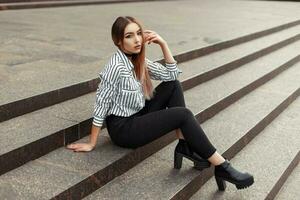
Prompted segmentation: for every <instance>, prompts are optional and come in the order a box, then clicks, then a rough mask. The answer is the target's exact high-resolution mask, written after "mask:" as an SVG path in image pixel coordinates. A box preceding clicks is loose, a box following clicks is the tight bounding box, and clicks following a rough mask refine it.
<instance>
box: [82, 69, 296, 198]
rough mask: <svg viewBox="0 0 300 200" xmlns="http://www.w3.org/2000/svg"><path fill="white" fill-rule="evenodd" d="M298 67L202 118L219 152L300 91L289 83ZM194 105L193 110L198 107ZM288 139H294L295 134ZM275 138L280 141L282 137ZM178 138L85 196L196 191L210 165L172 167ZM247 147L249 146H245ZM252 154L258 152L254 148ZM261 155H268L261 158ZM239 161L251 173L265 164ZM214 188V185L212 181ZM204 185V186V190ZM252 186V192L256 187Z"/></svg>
mask: <svg viewBox="0 0 300 200" xmlns="http://www.w3.org/2000/svg"><path fill="white" fill-rule="evenodd" d="M299 69H300V64H298V65H297V66H294V67H293V68H290V69H289V70H287V71H286V72H284V73H282V74H281V75H280V76H278V77H276V78H274V79H273V80H271V81H269V82H268V83H266V84H264V85H263V86H261V87H260V88H258V89H256V90H254V91H253V92H251V93H250V94H248V95H246V96H245V97H244V98H242V99H240V100H238V101H237V102H236V103H234V104H232V105H231V106H229V107H228V108H226V109H225V110H223V111H221V112H220V113H219V114H217V115H216V116H214V117H213V118H211V119H210V120H208V121H206V122H204V123H203V124H202V127H203V130H204V131H205V132H206V134H207V136H208V137H209V138H210V140H211V141H212V143H213V144H214V145H215V146H216V147H217V149H218V151H219V152H220V153H224V152H226V151H228V149H230V148H232V146H234V144H235V143H236V142H237V141H239V140H241V139H242V138H244V139H243V140H244V141H243V143H244V144H242V145H240V146H242V147H241V148H243V147H244V146H245V145H246V143H248V142H249V141H250V140H251V137H250V135H253V134H254V133H255V134H259V132H260V130H259V128H258V124H260V123H261V122H263V121H264V119H265V117H266V116H268V115H270V114H271V115H274V113H273V111H274V110H276V108H277V107H278V105H280V104H281V103H282V102H284V101H285V100H286V99H288V100H289V96H290V95H291V94H293V93H294V91H296V90H298V92H297V95H299V94H300V89H299V85H297V84H291V83H289V82H290V81H291V82H293V81H296V80H297V78H298V77H299V74H300V72H299ZM294 83H295V82H294ZM192 90H194V94H196V93H197V91H196V88H193V89H192ZM200 96H201V95H198V96H197V97H196V98H195V99H194V100H193V103H194V104H198V103H199V102H198V101H199V99H200V98H201V97H200ZM294 99H295V97H294ZM188 100H189V99H187V101H188ZM299 100H300V99H299ZM188 102H189V101H188ZM290 102H291V100H289V103H290ZM298 102H299V101H298ZM298 102H295V105H297V103H298ZM188 105H191V104H188ZM192 110H193V112H195V109H192ZM282 110H284V109H282ZM282 110H281V111H282ZM292 111H293V112H294V113H297V112H298V113H299V110H297V109H296V110H295V109H294V107H293V109H292ZM272 113H273V114H272ZM297 116H299V114H297ZM297 116H296V118H297ZM299 119H300V118H298V119H297V120H294V121H293V124H291V127H293V126H292V125H296V124H297V123H296V122H297V121H299ZM267 124H268V123H264V126H267ZM299 124H300V123H299ZM294 127H295V126H294ZM253 129H256V131H252V133H251V130H253ZM271 133H272V132H271ZM278 133H280V131H278ZM296 134H297V131H294V135H293V137H294V136H296ZM290 140H293V138H291V139H290ZM277 142H279V143H280V140H279V141H277ZM176 144H177V141H175V142H173V143H172V144H170V145H168V146H167V147H165V148H163V149H162V150H160V151H159V152H157V153H155V154H154V155H152V156H151V157H149V158H147V159H146V160H144V161H143V162H141V163H140V164H138V165H137V166H135V167H134V168H132V169H130V170H129V171H128V172H126V173H124V174H123V175H121V176H119V177H117V178H115V179H114V180H112V181H111V182H109V183H107V184H106V185H105V186H103V187H102V188H100V189H98V190H97V191H95V192H94V193H92V194H91V195H89V196H87V197H86V198H85V199H170V198H174V199H188V198H189V197H190V196H191V194H193V193H191V190H192V189H191V188H193V187H194V188H195V187H197V186H196V184H197V183H193V181H194V180H195V179H196V178H197V177H199V176H202V175H203V174H204V173H208V172H209V170H204V171H203V172H202V173H201V172H199V171H198V170H195V169H193V168H192V166H193V165H192V162H190V161H188V160H185V163H183V166H184V167H183V168H182V169H181V170H179V171H178V170H176V169H173V158H174V148H175V146H176ZM293 144H296V143H293ZM298 144H299V142H298ZM270 145H272V143H270ZM284 145H286V148H287V147H288V145H287V143H285V144H284ZM293 146H294V148H295V147H297V145H293ZM269 147H270V146H269ZM245 148H247V146H246V147H245ZM235 149H237V148H235ZM254 149H256V150H257V151H259V150H260V149H259V148H254ZM287 149H288V148H287ZM270 150H271V149H270ZM242 151H243V150H242ZM265 152H266V151H265ZM273 152H274V151H273ZM251 155H252V156H254V157H255V156H256V154H251ZM292 155H293V154H292ZM230 156H233V155H230ZM274 156H275V155H274ZM244 157H245V156H244ZM243 161H244V160H243ZM261 161H264V160H263V159H262V160H261ZM245 163H254V162H245ZM236 166H239V168H244V169H247V170H249V171H251V172H253V173H256V170H257V169H261V168H255V169H256V170H255V169H252V170H251V169H250V166H246V167H245V166H243V165H241V164H240V163H239V165H238V164H236ZM252 166H255V165H252ZM210 171H211V169H210ZM257 178H258V177H257ZM187 186H189V188H187ZM210 188H211V189H212V190H213V191H215V190H216V185H214V186H210ZM204 191H205V192H206V190H204ZM205 192H204V193H205ZM251 192H252V193H253V190H252V191H251ZM188 195H190V196H188ZM202 196H203V195H202ZM210 197H211V195H207V196H206V198H203V199H209V198H210ZM195 199H196V198H195ZM221 199H222V198H221ZM226 199H227V198H226ZM228 199H234V198H228ZM257 199H261V198H257Z"/></svg>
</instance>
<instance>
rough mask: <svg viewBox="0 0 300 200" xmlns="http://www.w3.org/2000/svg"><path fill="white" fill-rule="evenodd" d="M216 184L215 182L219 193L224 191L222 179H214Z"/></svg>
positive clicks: (224, 183)
mask: <svg viewBox="0 0 300 200" xmlns="http://www.w3.org/2000/svg"><path fill="white" fill-rule="evenodd" d="M215 178H216V182H217V185H218V188H219V190H220V191H225V189H226V182H225V181H224V180H223V179H222V178H219V177H216V176H215Z"/></svg>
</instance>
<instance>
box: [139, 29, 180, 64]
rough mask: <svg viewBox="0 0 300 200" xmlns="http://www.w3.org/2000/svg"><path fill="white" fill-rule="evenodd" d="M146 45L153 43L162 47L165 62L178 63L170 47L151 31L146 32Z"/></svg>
mask: <svg viewBox="0 0 300 200" xmlns="http://www.w3.org/2000/svg"><path fill="white" fill-rule="evenodd" d="M144 34H145V43H146V42H148V44H151V42H153V43H156V44H158V45H159V46H160V47H161V50H162V52H163V54H164V58H165V62H166V63H176V61H175V59H174V58H173V55H172V53H171V50H170V48H169V46H168V43H167V42H166V41H165V40H164V39H163V38H162V37H161V36H160V35H159V34H157V33H156V32H154V31H151V30H145V31H144Z"/></svg>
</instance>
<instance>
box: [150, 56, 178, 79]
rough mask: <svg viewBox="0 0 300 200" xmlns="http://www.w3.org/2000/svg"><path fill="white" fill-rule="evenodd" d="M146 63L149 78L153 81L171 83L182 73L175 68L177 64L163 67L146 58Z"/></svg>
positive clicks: (168, 64)
mask: <svg viewBox="0 0 300 200" xmlns="http://www.w3.org/2000/svg"><path fill="white" fill-rule="evenodd" d="M146 63H147V68H148V71H149V75H150V78H151V79H153V80H161V81H172V80H176V79H177V77H178V76H179V74H180V73H182V70H181V69H179V68H178V67H177V62H175V63H166V64H165V66H164V65H162V64H160V63H158V62H152V61H151V60H149V59H147V58H146Z"/></svg>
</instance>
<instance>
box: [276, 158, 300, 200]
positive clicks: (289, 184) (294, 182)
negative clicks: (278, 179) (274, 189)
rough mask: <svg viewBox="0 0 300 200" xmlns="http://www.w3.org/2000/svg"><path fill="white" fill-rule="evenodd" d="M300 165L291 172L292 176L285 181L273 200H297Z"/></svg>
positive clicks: (299, 194) (299, 185)
mask: <svg viewBox="0 0 300 200" xmlns="http://www.w3.org/2000/svg"><path fill="white" fill-rule="evenodd" d="M299 187H300V165H299V163H298V165H297V167H296V168H295V169H294V170H293V172H292V174H291V175H290V176H289V178H288V179H287V180H286V182H285V183H284V185H283V186H282V188H281V190H280V191H279V193H278V195H277V196H276V198H275V200H286V199H289V200H297V199H298V198H299V196H300V190H299Z"/></svg>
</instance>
